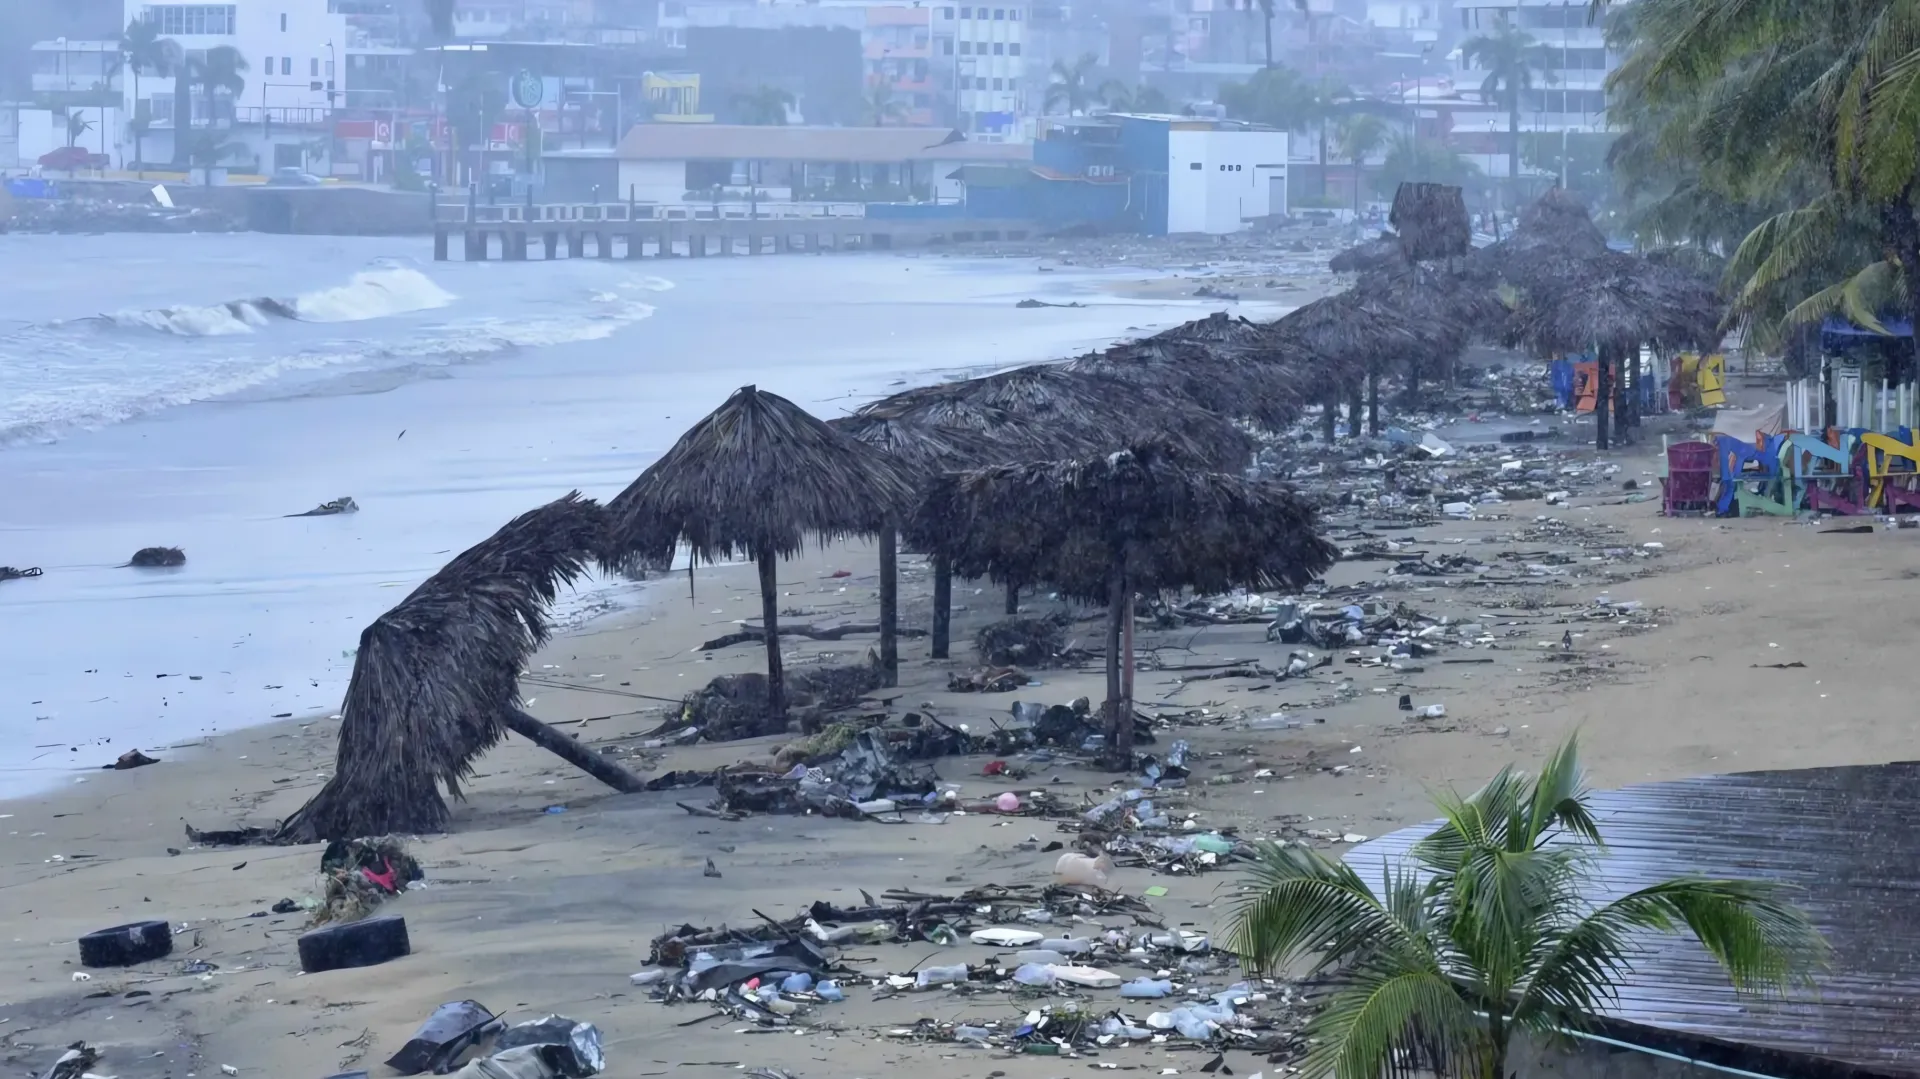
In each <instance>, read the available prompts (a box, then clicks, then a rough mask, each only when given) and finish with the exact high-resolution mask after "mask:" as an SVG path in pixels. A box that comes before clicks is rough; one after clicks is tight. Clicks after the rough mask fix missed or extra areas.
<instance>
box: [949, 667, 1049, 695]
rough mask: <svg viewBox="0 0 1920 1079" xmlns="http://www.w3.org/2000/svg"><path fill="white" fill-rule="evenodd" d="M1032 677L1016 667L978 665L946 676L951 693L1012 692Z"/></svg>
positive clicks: (1030, 680) (1028, 681)
mask: <svg viewBox="0 0 1920 1079" xmlns="http://www.w3.org/2000/svg"><path fill="white" fill-rule="evenodd" d="M1032 681H1033V679H1031V678H1029V677H1028V676H1027V672H1025V671H1023V670H1021V669H1020V668H1018V667H980V668H976V669H974V670H971V671H964V672H963V671H955V672H954V673H953V674H950V675H948V676H947V690H948V691H949V692H952V693H1012V692H1013V691H1014V690H1016V689H1019V688H1021V687H1023V686H1025V685H1027V684H1028V683H1030V682H1032Z"/></svg>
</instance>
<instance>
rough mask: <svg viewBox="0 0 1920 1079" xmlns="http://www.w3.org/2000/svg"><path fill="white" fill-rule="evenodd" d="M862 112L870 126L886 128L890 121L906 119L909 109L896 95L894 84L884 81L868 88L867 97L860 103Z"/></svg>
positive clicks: (872, 84)
mask: <svg viewBox="0 0 1920 1079" xmlns="http://www.w3.org/2000/svg"><path fill="white" fill-rule="evenodd" d="M860 112H861V115H863V116H865V117H866V121H867V124H868V125H869V126H872V127H885V126H886V123H887V121H888V120H900V119H902V118H904V117H905V116H906V114H907V109H906V106H905V105H903V104H901V102H900V99H899V97H898V96H896V95H895V94H894V92H893V84H892V83H889V82H886V81H884V80H882V81H878V82H874V83H871V84H869V85H868V86H867V92H866V96H865V97H863V98H861V101H860Z"/></svg>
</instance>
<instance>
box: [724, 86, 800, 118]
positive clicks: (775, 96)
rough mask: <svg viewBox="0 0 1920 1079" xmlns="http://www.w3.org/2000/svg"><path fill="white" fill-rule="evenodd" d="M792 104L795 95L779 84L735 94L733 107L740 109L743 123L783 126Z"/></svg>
mask: <svg viewBox="0 0 1920 1079" xmlns="http://www.w3.org/2000/svg"><path fill="white" fill-rule="evenodd" d="M792 105H793V95H792V94H790V93H788V92H786V91H785V90H782V89H780V88H779V87H778V86H762V87H760V88H759V89H756V90H751V91H748V92H745V93H739V94H735V95H733V107H734V108H736V109H738V110H740V122H741V123H743V124H759V125H762V126H767V127H780V126H783V125H784V124H786V122H787V109H788V108H789V107H791V106H792Z"/></svg>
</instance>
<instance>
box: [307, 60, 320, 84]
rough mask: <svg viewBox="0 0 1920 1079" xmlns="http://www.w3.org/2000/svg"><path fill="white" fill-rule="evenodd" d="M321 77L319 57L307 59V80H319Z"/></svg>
mask: <svg viewBox="0 0 1920 1079" xmlns="http://www.w3.org/2000/svg"><path fill="white" fill-rule="evenodd" d="M319 75H320V58H319V57H317V56H310V57H308V58H307V78H310V79H312V78H317V77H319Z"/></svg>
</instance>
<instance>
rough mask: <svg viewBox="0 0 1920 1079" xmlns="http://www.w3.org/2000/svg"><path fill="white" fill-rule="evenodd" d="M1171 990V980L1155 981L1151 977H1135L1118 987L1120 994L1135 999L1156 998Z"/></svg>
mask: <svg viewBox="0 0 1920 1079" xmlns="http://www.w3.org/2000/svg"><path fill="white" fill-rule="evenodd" d="M1171 992H1173V982H1172V981H1171V980H1167V979H1161V980H1159V981H1155V980H1154V979H1152V978H1135V979H1134V980H1132V981H1130V982H1128V983H1127V984H1125V985H1123V986H1121V987H1120V995H1121V996H1123V997H1131V998H1133V999H1135V1000H1158V999H1160V998H1161V997H1164V996H1166V995H1167V994H1169V993H1171Z"/></svg>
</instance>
